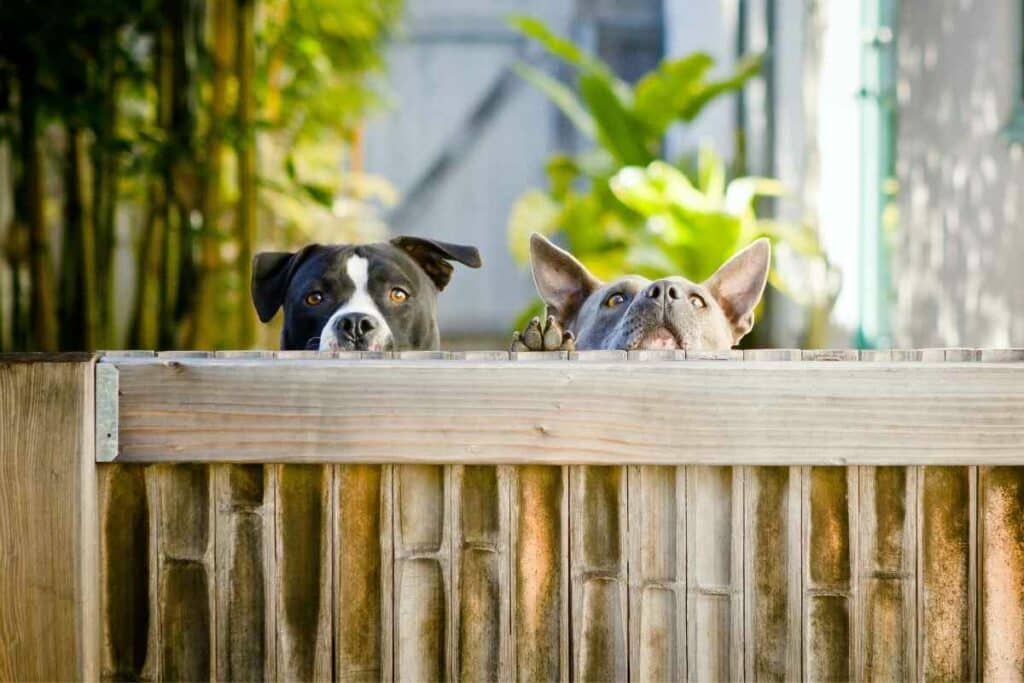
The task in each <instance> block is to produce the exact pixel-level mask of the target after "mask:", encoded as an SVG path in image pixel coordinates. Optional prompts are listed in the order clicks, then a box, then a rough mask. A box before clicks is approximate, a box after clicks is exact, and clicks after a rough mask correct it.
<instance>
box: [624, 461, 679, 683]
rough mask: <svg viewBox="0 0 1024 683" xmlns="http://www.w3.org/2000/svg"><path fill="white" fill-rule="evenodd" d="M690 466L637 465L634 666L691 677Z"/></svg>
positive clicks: (638, 670)
mask: <svg viewBox="0 0 1024 683" xmlns="http://www.w3.org/2000/svg"><path fill="white" fill-rule="evenodd" d="M685 472H686V468H684V467H657V466H631V467H630V468H629V470H628V474H629V495H628V499H627V500H628V512H629V534H628V545H629V670H630V674H631V675H632V676H634V677H636V678H639V679H640V680H643V681H676V680H683V679H685V678H686V508H685V501H686V474H685Z"/></svg>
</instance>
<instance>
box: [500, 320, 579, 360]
mask: <svg viewBox="0 0 1024 683" xmlns="http://www.w3.org/2000/svg"><path fill="white" fill-rule="evenodd" d="M575 349H576V339H575V337H573V335H572V332H569V331H567V330H563V329H562V325H561V323H559V322H558V320H557V319H556V318H555V316H553V315H548V316H547V318H546V319H545V320H544V321H543V322H541V319H540V318H534V319H533V320H531V321H530V324H529V325H527V326H526V329H525V330H523V332H522V333H519V332H515V333H513V335H512V346H511V350H512V351H516V352H519V351H574V350H575Z"/></svg>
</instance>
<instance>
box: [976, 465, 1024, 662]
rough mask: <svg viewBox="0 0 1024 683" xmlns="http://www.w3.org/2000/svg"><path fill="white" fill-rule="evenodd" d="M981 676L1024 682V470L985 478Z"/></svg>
mask: <svg viewBox="0 0 1024 683" xmlns="http://www.w3.org/2000/svg"><path fill="white" fill-rule="evenodd" d="M978 493H979V503H980V508H981V509H980V520H979V521H980V533H979V547H978V553H979V555H980V564H981V567H980V578H981V591H980V593H981V594H980V596H979V599H980V605H979V610H980V631H981V633H980V638H981V644H980V653H979V657H980V660H981V661H980V667H979V668H980V674H981V678H983V679H985V680H991V681H1013V680H1016V681H1019V680H1022V679H1024V467H1019V466H1018V467H982V468H981V471H980V473H979V492H978Z"/></svg>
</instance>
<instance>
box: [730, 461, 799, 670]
mask: <svg viewBox="0 0 1024 683" xmlns="http://www.w3.org/2000/svg"><path fill="white" fill-rule="evenodd" d="M800 476H801V469H800V468H799V467H750V468H747V475H746V481H745V482H744V494H745V496H746V510H745V523H746V531H745V534H744V535H745V539H746V547H745V549H744V558H745V562H746V571H745V591H746V595H745V599H744V606H745V608H746V637H745V638H744V643H745V644H746V648H745V671H746V678H747V679H748V680H772V681H791V680H799V679H800V677H801V637H800V632H801V623H802V615H801V607H800V606H801V596H802V584H801V568H802V564H801V554H800V547H801V531H800V504H801V499H800V497H801V493H800V492H801V486H800Z"/></svg>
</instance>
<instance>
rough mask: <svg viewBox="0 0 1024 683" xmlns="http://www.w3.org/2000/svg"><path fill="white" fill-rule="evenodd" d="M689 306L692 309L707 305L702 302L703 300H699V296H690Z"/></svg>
mask: <svg viewBox="0 0 1024 683" xmlns="http://www.w3.org/2000/svg"><path fill="white" fill-rule="evenodd" d="M690 305H691V306H693V307H694V308H705V307H706V306H707V303H706V302H705V301H704V299H703V298H701V296H700V295H699V294H691V295H690Z"/></svg>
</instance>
